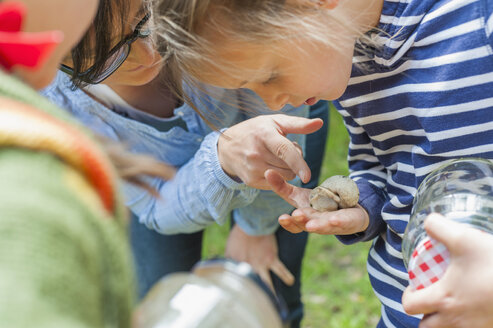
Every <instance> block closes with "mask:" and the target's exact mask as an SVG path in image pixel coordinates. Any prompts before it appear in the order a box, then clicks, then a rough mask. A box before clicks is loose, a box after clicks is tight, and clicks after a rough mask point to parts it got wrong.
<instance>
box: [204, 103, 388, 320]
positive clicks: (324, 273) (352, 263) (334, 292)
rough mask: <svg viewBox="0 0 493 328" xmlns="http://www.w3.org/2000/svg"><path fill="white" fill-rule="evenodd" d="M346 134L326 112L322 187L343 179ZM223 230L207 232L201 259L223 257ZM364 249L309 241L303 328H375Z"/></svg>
mask: <svg viewBox="0 0 493 328" xmlns="http://www.w3.org/2000/svg"><path fill="white" fill-rule="evenodd" d="M348 140H349V139H348V135H347V131H346V129H345V128H344V126H343V123H342V119H341V117H340V115H339V114H338V113H337V112H336V111H335V110H334V109H333V108H332V109H331V124H330V130H329V138H328V143H327V145H326V151H325V158H324V165H323V168H322V173H321V181H322V180H323V179H325V178H327V177H329V176H331V175H335V174H344V175H346V174H347V173H348V170H347V161H346V156H347V145H348ZM228 229H229V228H228V227H227V226H223V227H220V226H218V225H213V226H211V227H209V228H208V229H207V230H206V233H205V242H204V244H205V247H204V257H212V256H216V255H222V254H223V253H224V245H225V242H226V236H227V233H228ZM369 247H370V244H369V243H359V244H356V245H352V246H344V245H342V244H341V243H340V242H339V241H337V239H336V238H335V237H333V236H322V235H316V234H312V235H310V238H309V241H308V245H307V249H306V254H305V258H304V263H303V275H302V293H303V301H304V303H305V317H304V320H303V324H302V326H303V327H306V328H326V327H335V328H338V327H342V328H360V327H361V328H366V327H375V326H376V324H377V322H378V318H379V313H380V304H379V302H378V300H377V298H376V297H375V295H374V294H373V291H372V289H371V286H370V282H369V280H368V275H367V273H366V257H367V254H368V249H369Z"/></svg>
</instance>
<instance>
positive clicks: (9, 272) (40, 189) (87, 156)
mask: <svg viewBox="0 0 493 328" xmlns="http://www.w3.org/2000/svg"><path fill="white" fill-rule="evenodd" d="M13 101H14V102H16V103H14V102H13ZM19 102H20V103H22V104H19ZM23 104H26V105H23ZM114 176H115V174H114V172H113V169H112V166H111V165H110V164H109V161H108V159H107V158H106V157H105V156H104V154H103V153H102V151H101V150H100V149H99V147H98V146H97V145H96V143H94V142H93V141H92V140H91V139H90V137H88V133H87V132H86V131H85V130H84V129H83V128H81V127H79V126H78V125H77V124H76V123H75V121H73V119H72V118H71V117H69V116H68V115H67V113H66V112H64V111H62V110H61V109H59V108H57V107H56V106H55V105H53V104H51V103H50V102H49V101H47V100H46V99H44V98H43V97H41V96H40V95H38V93H37V92H36V91H35V90H33V89H31V88H29V87H28V86H26V85H24V84H23V83H21V82H19V81H18V80H16V79H14V78H12V77H10V76H8V75H6V74H3V73H0V325H1V326H2V327H29V328H32V327H37V328H41V327H50V328H52V327H66V328H70V327H91V328H97V327H129V326H130V316H131V309H132V305H133V295H134V285H133V283H134V281H133V271H132V262H131V257H130V251H129V248H128V242H127V234H126V226H125V223H126V216H125V209H124V207H123V205H122V203H121V202H120V201H119V199H118V195H117V194H116V192H115V190H116V189H117V186H116V179H115V178H114Z"/></svg>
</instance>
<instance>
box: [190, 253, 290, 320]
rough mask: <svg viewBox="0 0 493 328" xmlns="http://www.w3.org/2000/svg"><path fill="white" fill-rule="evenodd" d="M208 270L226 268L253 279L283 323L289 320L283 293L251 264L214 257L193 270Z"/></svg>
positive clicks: (198, 263) (200, 262)
mask: <svg viewBox="0 0 493 328" xmlns="http://www.w3.org/2000/svg"><path fill="white" fill-rule="evenodd" d="M208 270H226V271H229V272H232V273H234V274H235V275H237V276H240V277H243V278H246V279H248V280H251V281H253V283H254V284H255V285H257V287H259V288H260V289H261V290H262V291H263V292H264V293H265V295H266V296H267V298H268V299H269V301H270V302H271V303H272V305H273V306H274V308H275V309H276V311H277V312H278V314H279V316H280V318H281V321H282V322H283V323H287V322H288V315H289V313H288V312H289V311H288V307H287V304H286V302H285V301H284V299H283V298H282V296H281V295H275V294H274V292H273V291H272V290H271V289H270V288H269V287H268V286H267V285H266V284H265V282H264V281H263V280H262V279H261V278H260V276H259V275H258V274H257V273H255V271H254V270H253V268H252V267H251V266H250V264H248V263H246V262H238V261H235V260H233V259H229V258H221V257H219V258H212V259H208V260H202V261H199V262H197V263H196V264H195V265H194V267H193V268H192V271H193V272H194V273H197V274H199V275H200V274H201V273H204V272H206V271H208Z"/></svg>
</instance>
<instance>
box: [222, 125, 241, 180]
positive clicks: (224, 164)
mask: <svg viewBox="0 0 493 328" xmlns="http://www.w3.org/2000/svg"><path fill="white" fill-rule="evenodd" d="M225 138H227V137H225V136H224V135H223V134H221V135H220V136H219V138H218V140H217V158H218V161H219V165H221V169H222V170H223V171H224V173H225V174H226V175H227V176H229V177H230V178H231V179H233V180H235V181H236V182H241V179H240V178H239V177H238V176H237V175H236V174H235V172H234V170H233V169H232V168H231V167H229V165H228V161H227V160H226V158H227V156H225V155H224V154H223V151H225V152H227V147H226V146H225V143H227V142H228V141H227V140H225Z"/></svg>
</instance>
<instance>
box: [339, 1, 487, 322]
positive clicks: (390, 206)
mask: <svg viewBox="0 0 493 328" xmlns="http://www.w3.org/2000/svg"><path fill="white" fill-rule="evenodd" d="M492 12H493V1H491V0H386V1H385V2H384V6H383V11H382V15H381V19H380V24H379V26H378V28H379V29H380V31H379V32H377V31H375V32H372V33H371V35H370V37H371V38H372V40H375V41H376V45H377V47H376V49H377V50H375V51H374V52H373V53H371V54H368V55H364V56H363V55H355V57H354V65H353V72H352V76H351V79H350V81H349V86H348V88H347V90H346V92H345V94H344V95H343V96H342V97H341V98H340V99H339V100H338V101H337V102H336V106H337V108H338V110H339V112H340V113H341V114H342V116H343V117H344V121H345V124H346V127H347V129H348V131H349V135H350V138H351V142H350V145H349V155H348V161H349V169H350V171H351V177H352V178H353V179H355V180H356V181H357V184H358V187H359V188H360V194H361V197H360V203H361V205H362V206H363V207H364V208H366V209H367V211H368V213H369V214H370V226H369V228H368V229H367V230H366V231H365V232H363V233H361V234H356V235H351V236H339V239H340V240H341V241H343V242H344V243H354V242H357V241H362V240H370V239H373V238H375V237H377V238H376V239H375V240H374V243H373V245H372V248H371V250H370V254H369V257H368V272H369V275H370V280H371V283H372V286H373V289H374V291H375V293H376V295H377V296H378V298H379V299H380V301H381V302H382V317H381V320H380V323H379V327H416V326H417V325H418V324H419V320H420V317H419V316H416V317H411V316H408V315H407V314H405V312H404V310H403V308H402V304H401V297H402V292H403V291H404V289H405V288H406V287H407V285H408V280H407V278H408V277H407V273H406V270H405V268H404V264H403V261H402V253H401V242H402V239H401V237H402V235H403V233H404V230H405V228H406V225H407V223H408V219H409V216H410V211H411V207H412V202H413V198H414V196H415V194H416V189H417V187H418V186H419V184H420V183H421V181H422V180H423V179H424V178H425V176H426V175H427V174H428V173H430V172H431V171H432V170H433V169H435V168H436V167H437V166H439V165H441V164H443V162H444V161H447V160H450V159H453V158H459V157H467V156H479V157H484V158H489V159H493V49H492V45H493V35H492V32H493V16H492Z"/></svg>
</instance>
